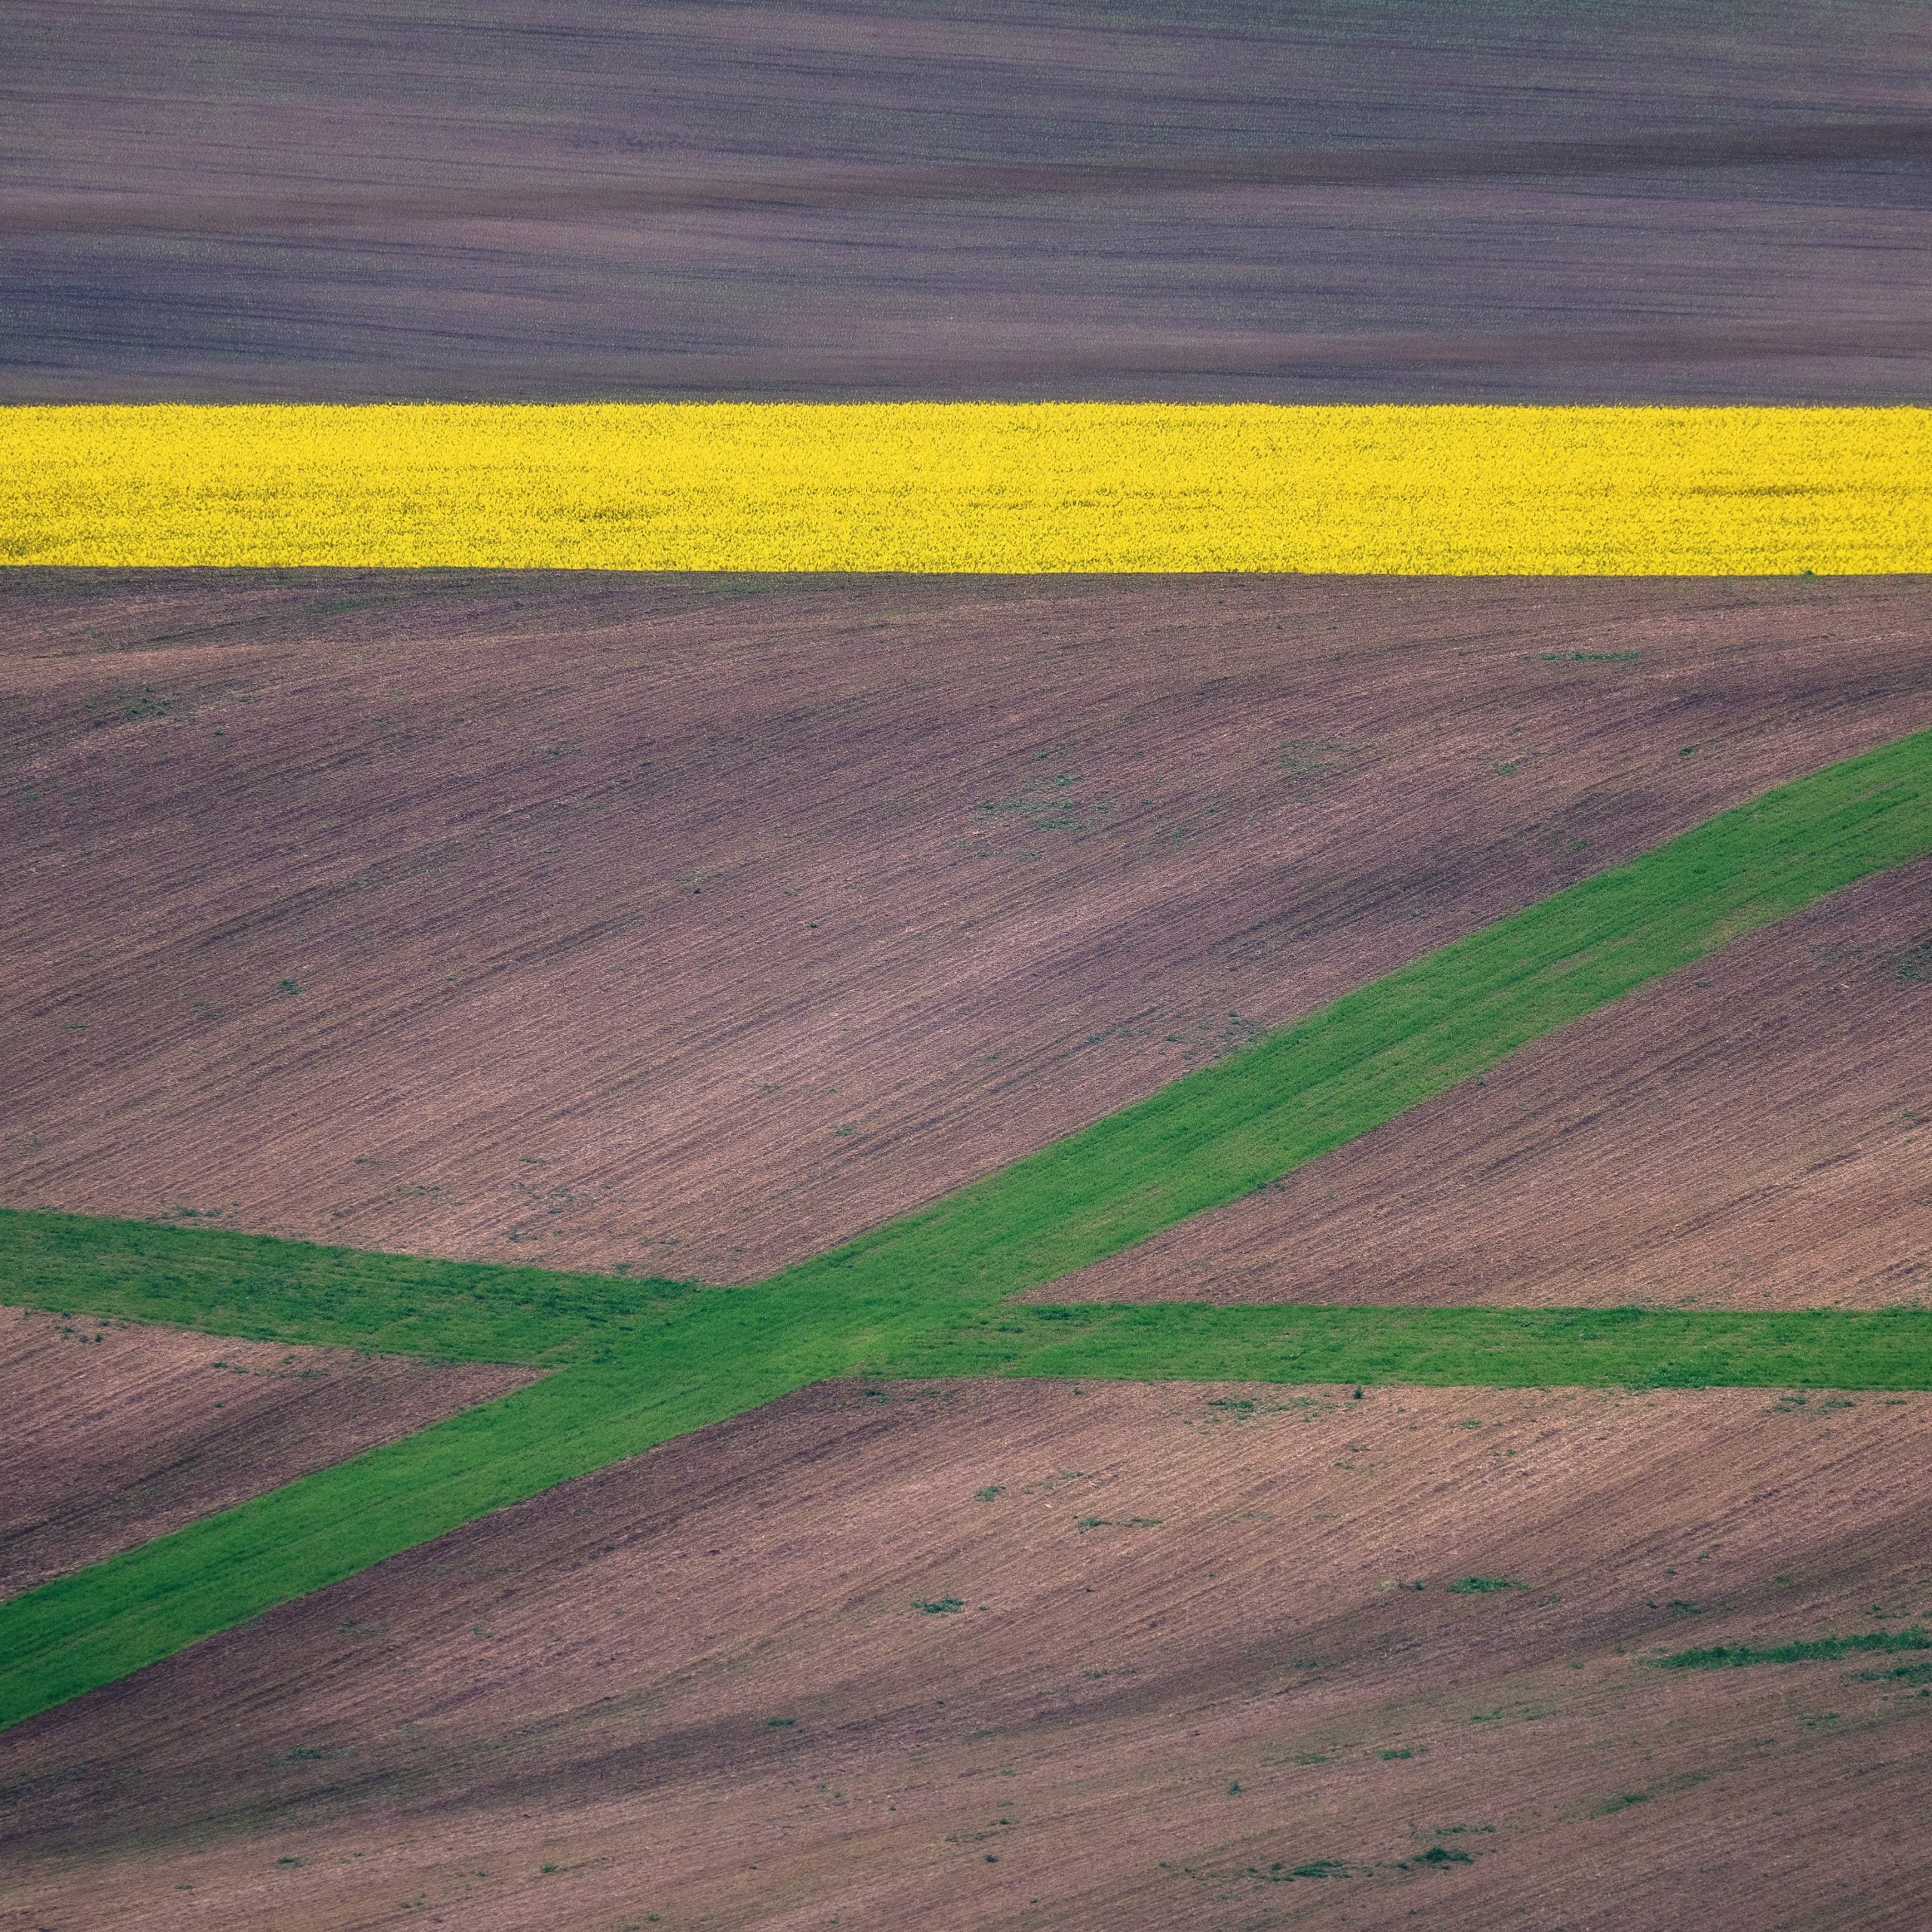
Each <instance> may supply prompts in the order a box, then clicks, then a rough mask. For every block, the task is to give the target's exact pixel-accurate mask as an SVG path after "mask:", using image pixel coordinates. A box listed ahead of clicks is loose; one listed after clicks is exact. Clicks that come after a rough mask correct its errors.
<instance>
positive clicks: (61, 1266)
mask: <svg viewBox="0 0 1932 1932" xmlns="http://www.w3.org/2000/svg"><path fill="white" fill-rule="evenodd" d="M0 1283H4V1284H5V1285H4V1294H3V1295H0V1298H5V1299H10V1300H14V1301H15V1302H23V1303H26V1304H27V1305H28V1306H31V1307H34V1308H46V1309H62V1310H64V1311H67V1312H72V1313H75V1314H86V1315H109V1316H114V1317H117V1318H119V1319H121V1320H123V1321H155V1322H165V1323H167V1324H169V1325H171V1326H172V1327H177V1328H198V1329H199V1330H201V1331H202V1332H203V1333H204V1334H213V1335H232V1336H236V1337H241V1338H242V1339H244V1340H249V1341H269V1342H306V1343H318V1344H323V1345H334V1346H337V1347H342V1348H352V1349H369V1350H371V1351H374V1352H377V1353H380V1354H383V1355H432V1356H434V1357H435V1358H436V1359H438V1361H492V1362H533V1363H537V1364H543V1365H549V1364H557V1363H561V1362H564V1361H576V1360H583V1359H594V1358H596V1357H598V1356H599V1355H602V1354H604V1353H605V1352H608V1350H609V1349H611V1348H612V1347H614V1346H621V1345H623V1343H625V1342H626V1341H627V1340H634V1339H635V1337H636V1335H637V1334H638V1332H639V1331H641V1329H643V1328H645V1327H650V1326H652V1325H654V1324H656V1323H657V1322H659V1321H663V1320H664V1319H665V1318H666V1317H667V1315H669V1313H670V1312H671V1310H672V1308H673V1307H675V1304H676V1303H677V1302H678V1300H680V1299H681V1297H684V1296H686V1295H688V1294H694V1293H696V1292H697V1290H696V1289H695V1288H694V1287H693V1286H691V1284H678V1283H675V1282H670V1281H642V1280H639V1281H630V1280H625V1279H621V1278H619V1277H617V1276H615V1275H570V1274H562V1273H558V1272H553V1271H552V1270H550V1269H543V1268H506V1267H501V1266H495V1265H493V1264H491V1263H487V1262H468V1261H432V1260H420V1259H419V1258H417V1257H415V1256H414V1255H408V1254H372V1253H369V1252H367V1251H363V1250H361V1249H357V1248H349V1247H322V1246H320V1245H318V1244H315V1243H314V1242H311V1241H279V1240H277V1239H275V1238H274V1237H273V1236H272V1235H249V1234H242V1233H238V1232H235V1231H234V1230H232V1229H227V1228H209V1227H186V1228H183V1227H169V1226H162V1225H158V1224H157V1223H154V1222H152V1221H118V1220H100V1219H97V1218H95V1217H93V1216H91V1215H85V1214H57V1213H54V1212H52V1211H42V1210H34V1209H12V1210H7V1209H0Z"/></svg>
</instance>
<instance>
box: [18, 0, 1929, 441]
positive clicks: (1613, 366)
mask: <svg viewBox="0 0 1932 1932" xmlns="http://www.w3.org/2000/svg"><path fill="white" fill-rule="evenodd" d="M12 11H13V17H14V21H15V24H16V29H17V30H16V32H15V33H14V36H13V40H12V44H11V47H10V49H9V51H10V53H11V54H12V56H13V58H12V60H11V69H12V90H13V91H12V94H11V99H12V100H13V102H14V108H13V110H12V115H13V118H12V120H11V124H10V125H11V128H12V129H13V132H12V134H11V138H10V139H8V140H5V142H3V143H0V183H4V187H5V193H4V196H0V199H4V202H5V216H4V217H0V220H4V223H5V227H4V233H5V244H6V246H5V251H4V255H3V256H0V395H4V396H5V398H8V400H11V401H26V400H34V401H69V400H70V401H85V402H97V401H112V400H121V399H151V400H158V401H183V400H187V401H223V400H237V399H254V398H260V399H269V400H282V399H290V398H295V399H303V400H316V401H331V400H361V399H369V398H385V397H386V398H406V399H407V398H422V397H426V396H429V397H441V398H452V399H472V398H476V399H498V398H538V399H546V398H561V399H564V400H568V401H581V400H583V399H585V398H605V397H620V396H621V397H650V396H667V395H668V396H694V397H700V398H710V397H717V396H730V397H741V398H758V397H772V396H777V397H780V398H787V399H790V398H827V397H851V396H858V397H880V396H917V397H933V396H965V397H986V396H1018V397H1021V398H1029V399H1031V398H1037V397H1040V396H1043V395H1047V396H1088V397H1099V398H1145V397H1148V396H1150V395H1152V396H1161V397H1171V398H1177V399H1186V398H1208V399H1214V400H1226V399H1232V398H1256V399H1266V400H1275V401H1315V400H1340V401H1361V400H1367V399H1376V398H1380V399H1385V400H1390V401H1424V400H1442V399H1447V398H1467V399H1479V400H1505V401H1509V400H1527V399H1532V398H1534V399H1541V400H1546V401H1561V402H1569V401H1598V400H1607V401H1670V400H1684V399H1704V400H1719V399H1722V400H1729V401H1869V400H1895V401H1918V400H1920V399H1921V398H1923V397H1924V395H1925V394H1926V392H1927V373H1928V370H1929V369H1932V330H1928V328H1927V321H1926V318H1927V315H1928V313H1932V286H1929V285H1928V274H1929V273H1932V270H1929V269H1928V264H1932V250H1928V248H1927V245H1926V242H1927V220H1926V212H1925V206H1924V197H1923V195H1922V193H1921V190H1920V185H1919V177H1918V174H1917V169H1918V168H1920V167H1922V165H1923V160H1924V154H1925V152H1926V148H1925V140H1926V137H1925V132H1924V97H1925V85H1926V79H1927V72H1928V70H1932V58H1929V57H1928V53H1927V42H1926V38H1925V33H1924V18H1923V15H1922V13H1921V10H1920V9H1919V8H1917V7H1916V6H1915V5H1912V3H1911V0H1832V4H1826V3H1825V0H1778V3H1777V4H1775V5H1772V4H1767V0H1749V4H1744V5H1734V6H1732V7H1730V8H1726V9H1724V11H1722V12H1721V13H1717V12H1712V11H1708V10H1706V9H1702V8H1683V7H1680V6H1672V5H1668V4H1665V0H1629V3H1628V4H1623V5H1617V6H1616V7H1614V8H1602V7H1591V8H1580V9H1578V8H1571V9H1564V10H1558V11H1551V10H1548V9H1534V8H1518V7H1514V6H1500V5H1485V6H1481V7H1478V8H1471V7H1470V6H1469V5H1460V4H1447V0H1426V4H1425V0H1399V4H1392V0H1323V4H1321V5H1308V6H1303V7H1298V8H1296V9H1294V11H1292V12H1291V13H1289V12H1284V11H1283V10H1281V9H1279V8H1267V7H1261V6H1257V5H1251V4H1247V0H1213V4H1207V0H1188V4H1186V5H1180V4H1172V0H1161V4H1151V5H1149V4H1143V5H1135V6H1134V7H1133V8H1124V9H1123V8H1115V9H1111V10H1106V11H1097V10H1096V9H1095V8H1093V7H1091V6H1089V5H1075V4H1072V0H1061V3H1060V4H1055V5H1042V4H1039V0H1025V4H1020V5H1014V4H1011V0H1001V4H992V5H989V4H980V5H974V7H972V8H960V7H958V6H957V5H920V6H918V7H917V8H906V7H905V6H903V5H897V4H893V0H841V4H840V5H838V6H837V7H835V8H832V7H826V6H820V5H810V4H798V5H757V6H755V7H751V8H737V7H732V8H718V7H715V6H706V5H691V4H675V5H654V6H652V7H651V8H648V9H644V10H640V9H638V8H635V7H634V6H629V5H622V4H619V0H554V4H552V5H547V6H544V7H542V8H537V7H534V6H532V5H530V4H529V0H477V4H473V5H464V6H462V7H460V8H458V7H454V6H449V5H412V6H411V7H408V8H390V9H387V10H372V9H371V8H368V7H367V6H365V5H361V4H359V0H317V4H315V5H309V6H306V7H304V8H302V9H300V11H290V10H288V9H285V8H273V7H267V6H263V5H259V4H244V5H229V6H224V7H222V8H208V7H202V6H196V5H153V4H147V0H123V3H122V4H115V5H112V7H102V6H97V5H85V6H82V7H81V8H79V9H78V11H77V10H76V8H75V6H74V5H73V4H72V0H20V4H19V5H17V6H16V7H15V8H14V9H13V10H12ZM106 21H111V22H112V29H111V31H97V30H90V28H91V26H93V24H94V23H97V22H106Z"/></svg>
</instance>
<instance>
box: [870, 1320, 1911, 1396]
mask: <svg viewBox="0 0 1932 1932" xmlns="http://www.w3.org/2000/svg"><path fill="white" fill-rule="evenodd" d="M866 1367H867V1368H868V1369H869V1371H870V1372H871V1373H872V1374H876V1375H881V1376H888V1375H889V1376H895V1377H897V1376H940V1375H1020V1376H1056V1377H1074V1378H1091V1380H1096V1381H1099V1380H1113V1381H1123V1382H1172V1381H1195V1382H1343V1383H1347V1382H1353V1383H1371V1382H1383V1383H1390V1382H1402V1383H1418V1384H1423V1385H1427V1386H1435V1387H1440V1388H1458V1387H1466V1386H1481V1387H1486V1388H1545V1387H1552V1386H1569V1387H1588V1386H1607V1387H1624V1388H1629V1387H1638V1388H1670V1389H1708V1388H1779V1389H1806V1388H1811V1389H1932V1311H1928V1310H1921V1309H1880V1310H1875V1311H1872V1312H1845V1311H1844V1310H1841V1309H1801V1310H1786V1311H1778V1312H1768V1313H1766V1312H1755V1311H1754V1312H1749V1313H1745V1312H1731V1311H1728V1310H1721V1309H1712V1310H1699V1311H1693V1310H1688V1309H1648V1308H1643V1309H1639V1308H1605V1309H1589V1308H1298V1307H1291V1308H1278V1307H1275V1308H1210V1307H1207V1306H1204V1305H1202V1304H1200V1303H1172V1302H1161V1303H1152V1304H1149V1305H1143V1306H1112V1305H1108V1304H1104V1303H1085V1304H1082V1305H1079V1306H1073V1307H1068V1308H1054V1307H1024V1308H1015V1307H1011V1306H1007V1307H1001V1308H996V1309H992V1310H991V1311H989V1312H987V1313H986V1314H985V1315H982V1316H980V1318H977V1320H976V1321H971V1322H967V1323H961V1324H958V1326H957V1327H953V1328H952V1329H950V1330H948V1331H943V1332H940V1333H935V1334H928V1335H926V1336H923V1337H920V1338H918V1340H915V1342H914V1343H912V1344H911V1345H910V1346H907V1347H904V1348H902V1349H898V1350H897V1351H894V1352H881V1353H880V1354H878V1355H876V1356H875V1357H874V1358H872V1359H871V1360H870V1361H868V1363H867V1364H866Z"/></svg>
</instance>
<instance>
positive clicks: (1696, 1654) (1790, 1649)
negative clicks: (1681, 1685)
mask: <svg viewBox="0 0 1932 1932" xmlns="http://www.w3.org/2000/svg"><path fill="white" fill-rule="evenodd" d="M1866 1651H1932V1637H1928V1636H1927V1635H1926V1634H1925V1632H1924V1631H1923V1630H1921V1629H1916V1628H1915V1629H1910V1630H1862V1631H1860V1632H1858V1633H1857V1635H1855V1636H1850V1637H1813V1638H1807V1639H1806V1640H1805V1641H1803V1642H1801V1643H1795V1644H1767V1645H1766V1646H1765V1647H1764V1648H1762V1649H1758V1648H1755V1647H1753V1646H1752V1645H1751V1644H1714V1645H1712V1647H1711V1648H1709V1650H1703V1651H1672V1653H1671V1654H1670V1655H1669V1656H1668V1657H1646V1658H1645V1659H1644V1662H1645V1663H1648V1664H1651V1665H1654V1666H1655V1667H1656V1668H1657V1669H1659V1670H1740V1669H1745V1668H1746V1667H1748V1666H1750V1665H1752V1664H1758V1663H1830V1662H1831V1661H1832V1659H1833V1658H1835V1657H1857V1656H1860V1655H1862V1654H1863V1653H1864V1652H1866Z"/></svg>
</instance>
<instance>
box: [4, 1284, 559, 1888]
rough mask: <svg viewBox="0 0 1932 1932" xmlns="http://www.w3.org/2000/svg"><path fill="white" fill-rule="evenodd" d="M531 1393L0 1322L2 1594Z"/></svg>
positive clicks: (205, 1340)
mask: <svg viewBox="0 0 1932 1932" xmlns="http://www.w3.org/2000/svg"><path fill="white" fill-rule="evenodd" d="M528 1380H530V1372H529V1371H528V1370H527V1369H521V1368H497V1367H490V1366H487V1365H484V1364H475V1363H460V1364H459V1363H445V1362H425V1361H404V1360H401V1359H400V1358H398V1357H395V1356H393V1355H358V1354H357V1353H355V1352H353V1351H352V1350H350V1349H315V1348H295V1349H290V1348H285V1347H283V1346H281V1344H280V1343H267V1342H238V1341H235V1340H232V1338H229V1337H223V1336H219V1335H214V1336H211V1335H197V1334H189V1333H188V1332H187V1331H186V1330H183V1329H178V1328H151V1327H143V1326H140V1325H139V1324H134V1323H131V1322H113V1321H94V1320H92V1319H91V1318H88V1317H86V1316H84V1315H50V1314H48V1313H45V1312H42V1311H41V1310H38V1309H24V1308H0V1416H4V1418H5V1420H4V1422H0V1595H5V1596H11V1595H14V1593H15V1592H18V1591H20V1590H24V1589H31V1588H32V1586H34V1585H35V1584H36V1583H45V1582H46V1581H47V1580H48V1578H50V1577H60V1576H65V1575H66V1574H68V1573H69V1571H74V1570H78V1569H81V1568H82V1567H85V1565H86V1564H90V1563H97V1562H99V1561H100V1560H101V1559H102V1558H103V1557H107V1556H112V1555H114V1553H115V1552H116V1551H117V1550H122V1549H129V1548H131V1547H132V1546H134V1544H136V1543H145V1542H146V1541H147V1540H148V1539H149V1537H156V1536H159V1535H161V1534H162V1533H163V1532H164V1531H168V1530H171V1529H174V1528H176V1527H178V1526H179V1525H180V1524H183V1523H185V1522H188V1521H191V1520H192V1519H193V1518H195V1517H197V1516H205V1515H210V1514H211V1513H212V1512H214V1511H216V1510H217V1509H227V1508H228V1507H229V1506H231V1505H232V1504H234V1503H240V1502H242V1501H243V1500H245V1499H246V1498H247V1497H251V1496H255V1495H258V1494H260V1493H261V1491H263V1490H266V1489H272V1488H273V1487H275V1485H276V1484H279V1483H285V1482H288V1481H292V1480H293V1479H294V1478H295V1477H297V1476H299V1475H305V1474H306V1473H307V1472H308V1471H309V1470H311V1469H321V1468H323V1467H325V1466H327V1465H328V1464H329V1463H339V1462H340V1461H342V1460H343V1458H344V1457H349V1456H353V1455H355V1454H357V1453H358V1451H361V1450H364V1449H370V1448H373V1447H375V1445H376V1444H378V1443H380V1442H391V1441H395V1438H397V1437H398V1436H402V1435H409V1434H410V1433H411V1432H412V1431H414V1430H416V1429H421V1428H423V1427H424V1426H426V1425H427V1424H429V1423H432V1422H435V1421H436V1420H438V1418H440V1417H443V1416H446V1415H450V1414H454V1412H455V1411H457V1410H458V1409H460V1408H465V1407H468V1406H469V1404H471V1403H472V1402H481V1401H488V1399H489V1398H491V1396H493V1395H504V1394H506V1393H507V1392H509V1390H511V1389H516V1388H520V1387H521V1386H522V1385H523V1384H524V1383H526V1382H528ZM4 1923H5V1921H4V1920H3V1919H0V1924H4Z"/></svg>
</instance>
